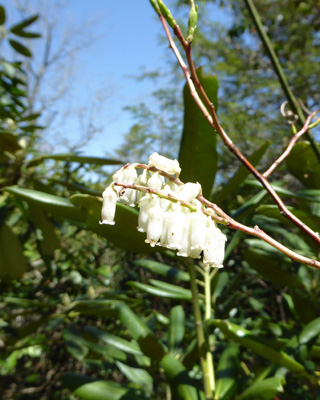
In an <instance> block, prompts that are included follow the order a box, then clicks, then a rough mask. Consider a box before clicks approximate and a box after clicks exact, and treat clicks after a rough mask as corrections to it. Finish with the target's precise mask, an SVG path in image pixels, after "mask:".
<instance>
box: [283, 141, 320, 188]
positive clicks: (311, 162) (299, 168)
mask: <svg viewBox="0 0 320 400" xmlns="http://www.w3.org/2000/svg"><path fill="white" fill-rule="evenodd" d="M318 147H319V150H320V146H319V145H318ZM286 163H287V167H288V169H289V171H290V172H291V174H292V175H294V176H295V177H296V178H298V179H299V180H300V181H301V182H302V183H303V184H305V185H306V186H307V187H309V188H310V189H320V164H319V161H318V159H317V157H316V155H315V154H314V152H313V149H312V147H311V144H310V143H309V142H306V141H304V142H299V143H296V144H295V145H294V146H293V148H292V150H291V152H290V154H289V156H288V157H287V158H286Z"/></svg>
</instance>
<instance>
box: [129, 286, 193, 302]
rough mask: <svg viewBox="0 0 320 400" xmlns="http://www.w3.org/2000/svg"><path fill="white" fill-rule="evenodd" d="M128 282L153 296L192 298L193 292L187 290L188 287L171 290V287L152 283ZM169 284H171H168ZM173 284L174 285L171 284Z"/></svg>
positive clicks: (177, 298) (179, 298)
mask: <svg viewBox="0 0 320 400" xmlns="http://www.w3.org/2000/svg"><path fill="white" fill-rule="evenodd" d="M127 284H128V285H129V286H131V287H133V288H136V289H139V290H142V291H143V292H146V293H148V294H150V295H152V296H157V297H164V298H168V299H175V300H189V301H191V300H192V293H191V291H187V290H186V289H182V288H180V289H182V290H180V291H179V288H177V289H178V290H171V288H170V287H163V288H161V289H160V288H157V287H154V286H151V285H146V284H145V283H140V282H133V281H129V282H127ZM167 285H169V284H167ZM170 286H172V285H170Z"/></svg>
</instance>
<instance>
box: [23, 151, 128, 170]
mask: <svg viewBox="0 0 320 400" xmlns="http://www.w3.org/2000/svg"><path fill="white" fill-rule="evenodd" d="M44 160H56V161H65V162H77V163H80V164H95V165H119V164H121V165H122V164H124V162H123V161H121V160H112V159H110V158H104V157H91V156H79V155H78V154H74V153H63V154H43V155H40V156H38V157H35V158H33V159H31V160H30V161H29V162H28V164H27V165H28V167H34V166H35V165H39V164H40V163H42V161H44Z"/></svg>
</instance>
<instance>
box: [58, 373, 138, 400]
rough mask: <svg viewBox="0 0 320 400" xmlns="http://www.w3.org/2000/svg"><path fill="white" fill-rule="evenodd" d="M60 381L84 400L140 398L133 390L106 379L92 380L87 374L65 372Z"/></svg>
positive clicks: (128, 399) (131, 399)
mask: <svg viewBox="0 0 320 400" xmlns="http://www.w3.org/2000/svg"><path fill="white" fill-rule="evenodd" d="M62 383H63V384H64V385H65V386H66V387H68V388H69V389H70V390H72V391H73V392H74V394H75V395H76V396H78V397H80V398H81V399H85V400H141V395H139V394H136V392H135V391H133V390H131V389H129V388H126V387H125V386H123V385H119V384H117V383H114V382H108V381H92V378H89V377H87V376H82V375H77V374H73V373H69V374H65V375H64V376H63V377H62Z"/></svg>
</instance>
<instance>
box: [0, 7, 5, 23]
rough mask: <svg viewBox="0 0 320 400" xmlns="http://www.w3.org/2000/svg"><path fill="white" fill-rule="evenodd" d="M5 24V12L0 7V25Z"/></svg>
mask: <svg viewBox="0 0 320 400" xmlns="http://www.w3.org/2000/svg"><path fill="white" fill-rule="evenodd" d="M5 22H6V10H5V8H4V7H3V6H0V25H3V24H4V23H5Z"/></svg>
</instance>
